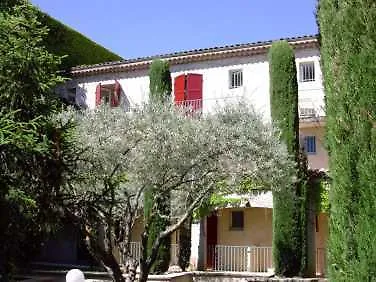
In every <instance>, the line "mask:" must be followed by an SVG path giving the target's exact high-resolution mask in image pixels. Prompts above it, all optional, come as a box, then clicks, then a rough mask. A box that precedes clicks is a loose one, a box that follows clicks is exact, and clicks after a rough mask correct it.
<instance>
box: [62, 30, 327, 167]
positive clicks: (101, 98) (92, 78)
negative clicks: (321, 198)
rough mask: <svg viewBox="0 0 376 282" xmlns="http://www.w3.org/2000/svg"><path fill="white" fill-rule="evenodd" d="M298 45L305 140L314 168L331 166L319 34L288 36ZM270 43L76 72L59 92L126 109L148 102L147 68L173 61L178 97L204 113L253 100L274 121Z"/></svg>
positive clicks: (84, 101) (86, 104)
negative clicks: (326, 144) (326, 147)
mask: <svg viewBox="0 0 376 282" xmlns="http://www.w3.org/2000/svg"><path fill="white" fill-rule="evenodd" d="M287 41H288V42H289V43H290V44H291V45H292V46H293V47H294V50H295V56H296V67H297V73H298V82H299V112H300V117H301V123H300V128H301V135H302V143H304V144H305V147H306V150H307V153H308V158H309V163H310V166H311V167H312V168H318V169H327V155H326V152H325V150H324V147H323V146H322V139H323V130H322V126H323V124H324V119H323V116H324V91H323V85H322V74H321V69H320V55H319V48H318V41H317V38H316V37H315V36H304V37H297V38H288V39H287ZM271 43H272V42H271V41H266V42H256V43H249V44H239V45H230V46H224V47H215V48H208V49H198V50H191V51H185V52H177V53H172V54H166V55H158V56H152V57H145V58H138V59H131V60H124V61H119V62H111V63H104V64H98V65H92V66H79V67H76V68H74V69H73V70H72V71H71V74H72V78H73V79H72V80H71V81H69V82H67V83H66V84H65V85H63V86H62V87H60V88H59V92H60V94H61V95H62V96H63V97H65V98H66V99H67V100H69V101H71V102H75V103H77V104H79V105H81V106H84V107H88V108H91V109H93V108H95V107H96V105H98V104H99V103H102V102H103V103H111V104H112V105H114V106H117V105H118V104H119V106H122V107H124V108H125V110H127V109H129V108H131V107H135V106H137V105H140V104H142V103H144V102H147V101H148V96H149V77H148V68H149V66H150V64H151V62H152V60H153V59H157V58H159V59H164V60H167V61H168V62H169V64H170V70H171V75H172V80H173V94H174V97H175V101H176V102H178V103H184V104H189V105H192V107H193V108H195V109H198V108H199V109H200V110H202V111H203V112H204V113H205V112H208V111H210V110H211V109H213V108H214V107H216V106H218V105H223V104H225V103H231V102H238V101H244V102H247V103H252V104H253V106H254V107H255V109H256V110H257V111H259V112H261V113H262V114H263V115H264V117H265V119H266V120H270V101H269V63H268V58H267V52H268V49H269V47H270V45H271Z"/></svg>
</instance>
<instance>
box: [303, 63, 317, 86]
mask: <svg viewBox="0 0 376 282" xmlns="http://www.w3.org/2000/svg"><path fill="white" fill-rule="evenodd" d="M299 75H300V82H309V81H315V63H314V62H307V63H300V64H299Z"/></svg>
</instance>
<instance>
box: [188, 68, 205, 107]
mask: <svg viewBox="0 0 376 282" xmlns="http://www.w3.org/2000/svg"><path fill="white" fill-rule="evenodd" d="M186 91H187V96H186V99H185V100H186V101H189V102H188V103H189V105H190V106H191V107H192V109H193V110H198V109H201V108H202V74H195V73H189V74H187V89H186Z"/></svg>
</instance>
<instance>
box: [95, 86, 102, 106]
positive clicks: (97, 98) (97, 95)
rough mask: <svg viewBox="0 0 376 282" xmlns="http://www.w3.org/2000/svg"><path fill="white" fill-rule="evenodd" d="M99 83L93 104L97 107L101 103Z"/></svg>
mask: <svg viewBox="0 0 376 282" xmlns="http://www.w3.org/2000/svg"><path fill="white" fill-rule="evenodd" d="M101 96H102V95H101V84H100V83H99V84H98V85H97V89H96V90H95V106H96V107H98V106H99V105H100V104H101V99H102V97H101Z"/></svg>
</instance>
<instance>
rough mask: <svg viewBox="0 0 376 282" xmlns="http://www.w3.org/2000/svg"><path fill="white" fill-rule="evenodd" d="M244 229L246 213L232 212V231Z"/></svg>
mask: <svg viewBox="0 0 376 282" xmlns="http://www.w3.org/2000/svg"><path fill="white" fill-rule="evenodd" d="M243 228H244V212H243V211H233V212H231V229H232V230H243Z"/></svg>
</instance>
